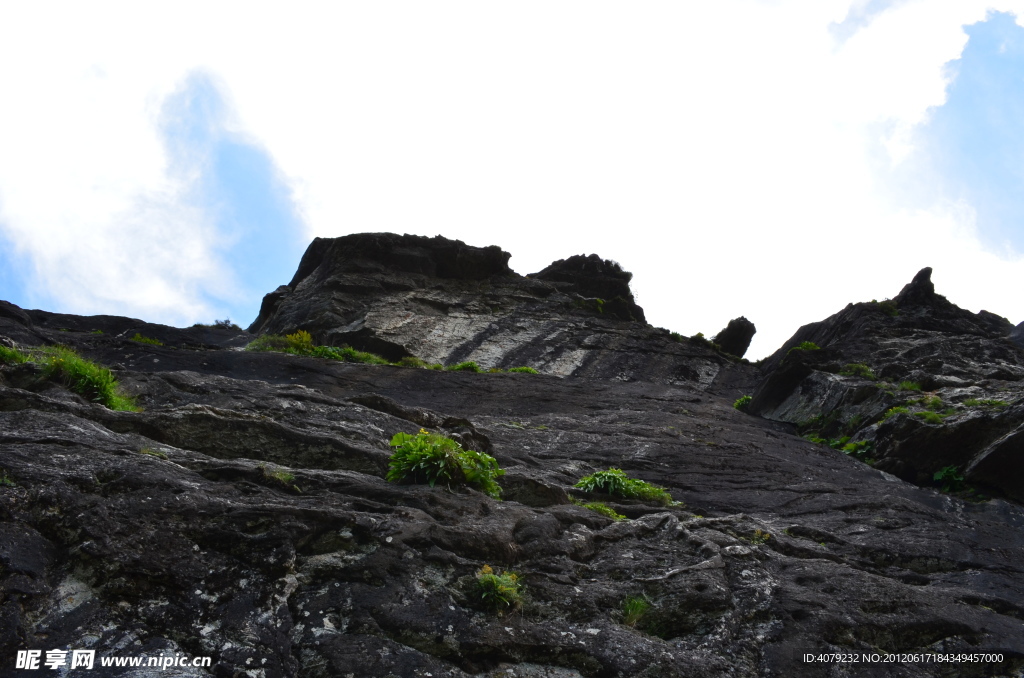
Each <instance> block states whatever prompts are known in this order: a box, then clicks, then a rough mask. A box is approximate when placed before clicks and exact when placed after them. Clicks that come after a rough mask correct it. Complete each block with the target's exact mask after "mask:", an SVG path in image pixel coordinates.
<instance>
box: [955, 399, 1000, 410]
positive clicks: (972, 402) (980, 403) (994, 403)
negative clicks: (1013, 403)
mask: <svg viewBox="0 0 1024 678" xmlns="http://www.w3.org/2000/svg"><path fill="white" fill-rule="evenodd" d="M964 405H966V406H967V407H999V408H1002V407H1009V406H1010V403H1008V402H1006V401H1005V400H994V399H991V398H986V399H981V400H979V399H978V398H968V399H967V400H965V401H964Z"/></svg>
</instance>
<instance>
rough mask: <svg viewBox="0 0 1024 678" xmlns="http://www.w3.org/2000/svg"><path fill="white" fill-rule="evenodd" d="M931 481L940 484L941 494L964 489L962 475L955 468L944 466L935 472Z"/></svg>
mask: <svg viewBox="0 0 1024 678" xmlns="http://www.w3.org/2000/svg"><path fill="white" fill-rule="evenodd" d="M932 480H934V481H936V482H938V483H940V484H941V488H942V491H943V492H959V491H960V490H962V489H963V487H964V474H962V473H960V470H959V469H958V468H957V467H956V466H946V467H944V468H942V469H940V470H938V471H936V472H935V474H934V475H933V476H932Z"/></svg>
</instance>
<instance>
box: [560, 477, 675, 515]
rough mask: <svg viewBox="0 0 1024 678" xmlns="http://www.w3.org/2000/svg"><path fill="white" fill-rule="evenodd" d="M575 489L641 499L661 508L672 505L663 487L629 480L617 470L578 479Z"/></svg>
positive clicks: (634, 479) (635, 479) (632, 479)
mask: <svg viewBox="0 0 1024 678" xmlns="http://www.w3.org/2000/svg"><path fill="white" fill-rule="evenodd" d="M575 487H578V488H580V489H581V490H583V491H585V492H595V491H599V492H605V493H607V494H611V495H616V496H619V497H624V498H626V499H642V500H644V501H656V502H658V503H659V504H662V505H663V506H668V505H669V504H672V503H673V501H672V495H670V494H669V493H668V490H666V489H665V488H664V487H658V486H657V485H652V484H651V483H648V482H647V481H644V480H639V479H637V478H630V477H629V476H628V475H626V472H625V471H623V470H622V469H618V468H610V469H608V470H607V471H598V472H596V473H592V474H590V475H589V476H584V477H582V478H580V480H579V482H577V483H576V485H575Z"/></svg>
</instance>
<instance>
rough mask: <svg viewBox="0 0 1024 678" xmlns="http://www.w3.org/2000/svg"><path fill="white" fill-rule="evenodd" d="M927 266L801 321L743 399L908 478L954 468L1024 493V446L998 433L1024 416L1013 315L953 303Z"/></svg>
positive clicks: (1001, 490) (1022, 362)
mask: <svg viewBox="0 0 1024 678" xmlns="http://www.w3.org/2000/svg"><path fill="white" fill-rule="evenodd" d="M931 272H932V271H931V269H930V268H925V269H923V270H921V271H920V272H919V273H918V274H917V275H916V276H915V277H914V279H913V281H912V282H911V283H909V284H908V285H906V286H905V287H904V288H903V290H902V291H901V292H900V294H899V295H898V296H897V297H896V298H895V299H894V302H895V303H892V302H882V303H875V302H872V303H860V304H850V305H849V306H847V307H846V308H845V309H843V310H842V311H840V312H839V313H837V314H836V315H834V316H832V317H830V318H828V319H826V320H824V321H822V322H819V323H812V324H810V325H806V326H804V327H802V328H800V330H799V331H798V332H797V333H796V334H795V335H793V338H791V339H790V340H789V341H788V342H786V344H785V345H784V346H783V347H782V348H781V349H780V350H779V351H777V352H776V353H774V354H773V355H772V356H770V357H769V358H768V359H767V360H766V362H765V370H764V377H763V378H762V381H761V383H760V385H759V386H758V388H757V390H756V392H755V393H754V397H753V400H752V402H751V404H750V407H749V410H750V411H751V412H754V413H757V414H760V415H761V416H764V417H766V418H769V419H773V420H775V421H785V422H790V423H793V424H797V425H798V426H799V427H800V431H801V432H803V433H807V434H810V435H813V436H815V437H818V438H824V439H831V440H834V441H838V440H840V439H844V440H843V442H842V443H841V444H840V443H837V446H839V445H854V446H858V445H859V446H860V447H858V448H856V449H848V451H849V452H851V453H854V454H856V455H857V456H859V457H860V458H862V459H865V460H870V461H871V463H872V464H874V465H875V466H876V468H879V469H882V470H885V471H888V472H889V473H892V474H894V475H896V476H898V477H900V478H903V479H905V480H907V481H910V482H914V483H917V484H920V485H927V486H935V485H938V484H940V483H938V482H937V481H936V480H935V474H936V473H939V472H942V471H943V470H944V469H951V470H948V471H946V472H947V473H958V474H965V479H966V480H967V481H968V483H974V485H975V486H976V487H974V488H972V489H973V490H974V491H978V492H983V493H985V492H988V493H991V492H995V493H996V494H1001V495H1003V496H1008V497H1013V498H1015V499H1017V500H1024V457H1020V456H1019V455H1016V454H1015V453H1014V452H1012V450H1016V449H1017V445H1018V443H1016V442H1014V441H1003V440H1002V437H1003V436H1006V435H1011V432H1012V431H1015V430H1016V429H1017V427H1018V426H1020V425H1021V423H1022V422H1024V409H1022V408H1021V407H1020V402H1021V400H1022V398H1024V384H1022V381H1024V352H1022V350H1021V349H1020V347H1018V346H1016V345H1015V344H1014V343H1013V342H1012V341H1011V339H1010V334H1011V331H1012V330H1013V329H1014V328H1013V326H1012V325H1011V324H1010V322H1009V321H1007V320H1006V319H1005V318H1002V317H1000V316H997V315H995V314H993V313H989V312H987V311H981V312H980V313H977V314H975V313H971V312H970V311H965V310H963V309H961V308H958V307H957V306H955V305H954V304H952V303H950V302H949V301H948V300H946V298H945V297H943V296H940V295H938V294H936V293H935V288H934V285H933V284H932V282H931ZM803 342H812V343H813V344H816V345H817V346H819V347H820V348H819V349H818V350H801V349H799V348H798V347H799V346H800V345H801V344H802V343H803ZM893 408H896V409H893ZM1012 435H1015V434H1012ZM997 469H998V470H997Z"/></svg>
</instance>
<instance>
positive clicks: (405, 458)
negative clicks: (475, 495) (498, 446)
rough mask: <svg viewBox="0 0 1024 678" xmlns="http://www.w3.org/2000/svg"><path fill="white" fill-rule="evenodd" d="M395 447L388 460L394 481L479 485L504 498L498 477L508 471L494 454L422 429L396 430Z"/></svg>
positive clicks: (486, 491)
mask: <svg viewBox="0 0 1024 678" xmlns="http://www.w3.org/2000/svg"><path fill="white" fill-rule="evenodd" d="M391 447H394V448H395V451H394V453H393V454H392V455H391V459H390V460H389V462H388V466H389V470H388V475H387V479H388V480H389V481H391V482H393V483H398V482H410V483H423V484H427V485H430V486H431V487H433V486H434V485H436V484H438V483H442V484H444V485H446V486H447V487H448V488H449V489H451V488H452V487H455V486H459V485H470V486H473V487H476V488H477V489H478V490H480V491H481V492H483V493H484V494H486V495H488V496H490V497H493V498H495V499H500V498H501V487H500V486H499V485H498V482H497V479H498V478H499V477H501V476H503V475H505V472H504V471H503V470H501V468H499V467H498V462H497V460H495V458H494V457H492V456H490V455H489V454H485V453H483V452H477V451H475V450H464V449H462V445H460V444H459V443H457V442H455V441H454V440H452V439H451V438H447V437H445V436H442V435H439V434H437V433H430V432H429V431H427V430H425V429H420V431H419V433H417V434H416V435H414V436H413V435H409V434H408V433H401V432H399V433H396V434H395V435H394V437H392V438H391Z"/></svg>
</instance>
